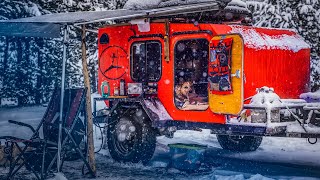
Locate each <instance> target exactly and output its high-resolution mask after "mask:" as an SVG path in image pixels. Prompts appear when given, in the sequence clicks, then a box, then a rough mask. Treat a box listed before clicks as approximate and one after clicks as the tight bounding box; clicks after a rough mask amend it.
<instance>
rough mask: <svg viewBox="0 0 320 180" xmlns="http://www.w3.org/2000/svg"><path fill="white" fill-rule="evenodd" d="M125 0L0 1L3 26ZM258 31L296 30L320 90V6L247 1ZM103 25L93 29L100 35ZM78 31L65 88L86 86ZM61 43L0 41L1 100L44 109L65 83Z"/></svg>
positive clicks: (93, 38) (73, 31) (91, 42)
mask: <svg viewBox="0 0 320 180" xmlns="http://www.w3.org/2000/svg"><path fill="white" fill-rule="evenodd" d="M126 1H127V0H19V1H13V0H1V1H0V20H5V19H15V18H22V17H30V16H37V15H43V14H48V13H57V12H72V11H99V10H108V9H119V8H122V7H123V5H124V4H125V2H126ZM247 5H248V8H249V9H250V10H251V11H252V13H253V21H254V24H255V25H256V26H262V27H279V28H293V29H295V30H297V31H298V32H299V34H301V35H302V36H303V37H304V38H305V40H306V41H307V42H308V43H309V44H310V45H311V47H312V61H311V63H312V66H311V69H312V74H311V80H312V89H313V90H316V89H319V87H320V58H319V52H320V10H319V8H320V5H319V1H318V0H264V1H262V2H261V1H260V2H257V1H252V0H250V1H247ZM99 26H101V24H96V25H91V26H90V27H89V28H91V29H97V28H98V27H99ZM80 41H81V37H80V30H79V29H77V28H75V27H71V28H70V43H69V46H68V63H67V68H66V69H67V74H66V85H67V87H75V86H82V83H83V78H82V71H81V70H82V65H81V42H80ZM97 49H98V48H97V35H96V34H94V33H89V32H88V34H87V52H88V54H87V55H88V64H89V72H90V77H91V82H92V89H93V92H94V91H95V90H96V83H95V82H96V78H95V77H96V76H97V74H96V73H97V59H98V54H97ZM61 61H62V44H61V39H41V38H18V37H1V36H0V99H1V98H17V99H18V101H19V105H27V104H40V103H45V102H47V101H48V99H49V97H48V96H49V93H50V91H51V90H52V89H53V88H54V87H55V86H56V85H59V84H60V83H61Z"/></svg>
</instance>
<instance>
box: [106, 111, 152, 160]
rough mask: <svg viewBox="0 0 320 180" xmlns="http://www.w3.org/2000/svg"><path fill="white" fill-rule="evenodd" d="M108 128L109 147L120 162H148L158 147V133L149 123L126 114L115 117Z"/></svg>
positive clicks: (112, 155) (111, 153) (113, 156)
mask: <svg viewBox="0 0 320 180" xmlns="http://www.w3.org/2000/svg"><path fill="white" fill-rule="evenodd" d="M111 121H113V122H109V126H108V129H107V137H108V142H107V144H108V149H109V152H110V155H111V157H112V158H113V159H114V160H116V161H119V162H133V163H138V162H142V163H143V164H145V163H147V162H148V161H149V160H150V159H151V158H152V156H153V153H154V151H155V147H156V133H155V131H154V130H153V129H152V127H151V126H150V125H149V124H148V123H139V122H137V121H135V120H134V119H133V118H132V117H130V116H128V115H124V116H122V117H115V118H113V119H112V120H111Z"/></svg>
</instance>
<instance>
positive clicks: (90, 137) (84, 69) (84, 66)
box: [81, 25, 96, 176]
mask: <svg viewBox="0 0 320 180" xmlns="http://www.w3.org/2000/svg"><path fill="white" fill-rule="evenodd" d="M81 40H82V41H81V50H82V73H83V79H84V86H85V87H86V89H87V94H86V116H87V117H86V119H87V142H88V148H89V149H88V158H89V160H88V161H89V164H90V167H91V170H92V173H93V174H92V175H93V176H96V161H95V157H94V140H93V120H92V108H91V88H90V77H89V72H88V65H87V48H86V26H85V25H82V35H81Z"/></svg>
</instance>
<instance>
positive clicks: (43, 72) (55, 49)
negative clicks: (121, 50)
mask: <svg viewBox="0 0 320 180" xmlns="http://www.w3.org/2000/svg"><path fill="white" fill-rule="evenodd" d="M124 3H125V1H120V0H91V1H87V0H20V1H12V0H2V1H0V19H1V20H6V19H16V18H22V17H31V16H37V15H43V14H48V13H58V12H72V11H95V10H97V11H98V10H107V9H117V8H121V7H122V6H123V5H124ZM91 28H93V29H94V28H95V29H96V27H91ZM69 33H70V41H69V44H68V49H67V52H68V58H67V59H68V62H67V67H66V86H67V87H79V86H82V84H83V78H82V65H81V38H80V30H79V29H77V28H75V27H71V28H70V32H69ZM96 36H97V35H96V34H93V33H88V36H87V37H88V38H87V48H88V64H89V71H90V77H91V82H92V88H93V91H95V89H96V84H95V82H96V79H95V77H96V69H97V67H96V64H97V63H96V61H97V45H96V44H97V37H96ZM61 40H62V39H42V38H30V37H29V38H20V37H19V38H18V37H0V72H1V73H0V99H1V98H17V101H18V104H19V105H28V104H41V103H45V102H47V101H48V100H49V98H50V97H49V94H50V92H51V91H52V89H53V88H54V87H55V86H58V85H59V84H60V83H61V69H62V68H61V65H62V43H61Z"/></svg>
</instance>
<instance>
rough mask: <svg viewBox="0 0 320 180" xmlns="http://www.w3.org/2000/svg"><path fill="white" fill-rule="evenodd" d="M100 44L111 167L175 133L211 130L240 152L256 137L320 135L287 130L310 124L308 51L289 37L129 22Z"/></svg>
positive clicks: (220, 26) (169, 22)
mask: <svg viewBox="0 0 320 180" xmlns="http://www.w3.org/2000/svg"><path fill="white" fill-rule="evenodd" d="M240 18H241V17H240ZM98 37H99V41H98V42H99V44H98V45H99V82H98V85H99V89H100V91H99V92H100V93H101V94H102V98H96V99H95V102H96V101H98V100H103V101H105V103H106V109H108V113H102V117H103V118H105V119H106V121H107V122H108V127H107V137H108V140H107V144H108V148H109V151H110V154H111V156H112V157H113V158H114V159H115V160H119V161H130V162H138V161H143V162H146V161H148V160H149V159H150V158H151V157H152V155H153V152H154V149H155V144H156V136H158V135H166V136H168V137H172V135H173V133H174V132H175V131H176V130H182V129H191V130H194V129H199V128H206V129H211V130H212V133H216V134H217V137H218V140H219V143H220V144H221V146H222V147H223V148H225V149H229V150H237V151H252V150H256V149H257V148H258V147H259V145H260V143H261V140H262V137H263V136H281V137H283V136H285V137H286V136H295V137H306V138H308V137H320V136H319V134H317V133H308V132H307V131H303V132H290V131H289V130H288V128H289V127H288V125H287V124H288V123H287V122H295V121H299V122H300V123H301V124H305V123H307V121H310V119H308V118H307V116H306V114H308V113H309V112H310V110H308V109H304V107H305V106H306V102H305V101H303V100H301V99H298V98H299V95H300V94H302V93H304V92H307V91H308V90H309V75H310V47H309V46H308V45H307V44H306V43H305V42H304V40H303V39H302V38H301V37H300V36H299V35H298V34H297V33H296V32H293V31H291V30H283V29H270V28H257V27H252V26H247V25H244V24H241V23H237V24H232V25H231V24H227V23H217V22H201V21H199V22H196V21H191V20H189V19H188V17H185V16H184V15H183V16H174V17H170V18H168V17H159V18H155V17H150V18H142V20H130V21H129V20H128V21H125V22H122V23H117V24H115V25H110V26H106V27H103V28H100V29H99V35H98ZM276 93H277V94H276ZM280 97H281V98H283V99H281V98H280ZM100 114H101V113H100ZM97 118H98V117H97ZM296 118H298V119H299V120H297V119H296ZM272 123H276V124H277V125H274V124H273V125H272V126H270V124H272Z"/></svg>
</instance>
